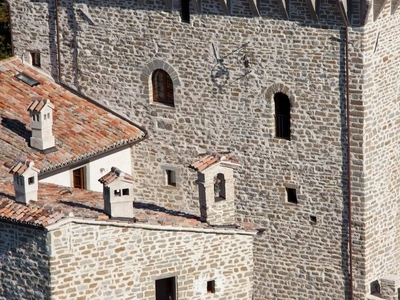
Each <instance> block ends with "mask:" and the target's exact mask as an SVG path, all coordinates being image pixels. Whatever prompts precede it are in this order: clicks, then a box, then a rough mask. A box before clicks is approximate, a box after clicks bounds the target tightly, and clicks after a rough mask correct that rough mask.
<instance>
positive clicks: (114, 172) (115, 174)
mask: <svg viewBox="0 0 400 300" xmlns="http://www.w3.org/2000/svg"><path fill="white" fill-rule="evenodd" d="M117 178H121V179H122V180H124V181H130V182H132V183H133V182H134V178H133V177H132V175H130V174H127V173H124V172H122V171H121V170H120V169H118V168H116V167H112V168H111V171H110V172H108V173H107V174H106V175H104V176H103V177H101V178H100V179H99V182H100V183H102V184H103V185H105V186H107V185H109V184H110V183H111V182H113V181H114V180H115V179H117Z"/></svg>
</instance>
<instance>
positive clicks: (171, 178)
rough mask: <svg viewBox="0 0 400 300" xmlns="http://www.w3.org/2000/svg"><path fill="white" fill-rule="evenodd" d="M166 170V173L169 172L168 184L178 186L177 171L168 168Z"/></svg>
mask: <svg viewBox="0 0 400 300" xmlns="http://www.w3.org/2000/svg"><path fill="white" fill-rule="evenodd" d="M165 172H166V174H167V185H172V186H176V176H175V171H172V170H166V171H165Z"/></svg>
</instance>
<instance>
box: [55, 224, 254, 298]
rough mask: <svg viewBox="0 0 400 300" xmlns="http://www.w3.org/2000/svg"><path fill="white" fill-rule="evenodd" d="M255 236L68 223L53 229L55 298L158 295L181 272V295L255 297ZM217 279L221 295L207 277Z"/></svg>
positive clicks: (179, 286)
mask: <svg viewBox="0 0 400 300" xmlns="http://www.w3.org/2000/svg"><path fill="white" fill-rule="evenodd" d="M252 241H253V237H252V235H249V234H247V235H242V234H220V233H214V232H213V231H212V230H211V231H210V232H208V233H204V232H191V231H189V230H181V231H179V230H178V231H170V230H164V229H163V228H162V227H159V229H145V228H142V229H141V228H133V227H125V226H124V225H123V224H120V225H118V226H115V225H104V224H103V225H96V224H79V223H76V224H75V223H68V224H66V225H64V226H62V227H61V228H59V229H56V230H54V231H51V251H52V256H51V272H52V299H79V300H82V299H121V300H122V299H140V300H154V299H155V280H157V279H160V278H166V277H172V276H175V277H176V284H177V299H183V300H184V299H193V300H197V299H198V300H211V299H220V300H232V299H243V300H248V299H252V286H253V284H252V282H253V278H252V276H253V254H252V251H253V249H252ZM210 280H215V294H210V293H207V281H210Z"/></svg>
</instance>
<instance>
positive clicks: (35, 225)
mask: <svg viewBox="0 0 400 300" xmlns="http://www.w3.org/2000/svg"><path fill="white" fill-rule="evenodd" d="M0 222H6V223H10V224H17V225H21V226H26V227H33V228H38V229H44V228H45V227H44V226H43V225H42V224H41V223H35V222H26V221H19V220H17V219H14V218H10V217H3V216H0Z"/></svg>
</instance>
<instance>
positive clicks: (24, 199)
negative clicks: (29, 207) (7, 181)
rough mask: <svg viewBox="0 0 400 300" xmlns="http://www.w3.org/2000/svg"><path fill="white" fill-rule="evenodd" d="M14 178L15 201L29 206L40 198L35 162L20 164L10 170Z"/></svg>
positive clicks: (37, 171)
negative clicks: (30, 202)
mask: <svg viewBox="0 0 400 300" xmlns="http://www.w3.org/2000/svg"><path fill="white" fill-rule="evenodd" d="M9 172H10V174H13V176H14V191H15V201H16V202H19V203H23V204H29V201H36V200H37V198H38V173H39V170H38V169H37V168H35V167H34V163H33V161H26V162H18V163H16V164H15V165H14V166H12V167H11V168H10V170H9Z"/></svg>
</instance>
